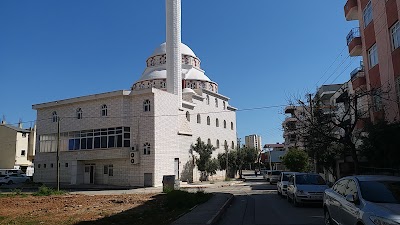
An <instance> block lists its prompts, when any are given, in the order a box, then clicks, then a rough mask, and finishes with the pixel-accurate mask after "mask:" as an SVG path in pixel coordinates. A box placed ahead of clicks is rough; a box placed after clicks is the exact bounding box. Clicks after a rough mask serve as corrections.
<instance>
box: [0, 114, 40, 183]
mask: <svg viewBox="0 0 400 225" xmlns="http://www.w3.org/2000/svg"><path fill="white" fill-rule="evenodd" d="M35 142H36V129H35V127H32V128H28V129H24V128H22V123H19V124H18V126H17V127H16V126H12V125H10V124H6V122H5V121H2V122H1V124H0V169H21V170H22V171H24V172H26V173H27V175H29V176H32V175H33V160H34V157H35Z"/></svg>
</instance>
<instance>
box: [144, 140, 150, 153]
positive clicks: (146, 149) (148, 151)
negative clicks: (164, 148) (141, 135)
mask: <svg viewBox="0 0 400 225" xmlns="http://www.w3.org/2000/svg"><path fill="white" fill-rule="evenodd" d="M143 155H150V144H149V143H147V142H146V143H145V144H144V145H143Z"/></svg>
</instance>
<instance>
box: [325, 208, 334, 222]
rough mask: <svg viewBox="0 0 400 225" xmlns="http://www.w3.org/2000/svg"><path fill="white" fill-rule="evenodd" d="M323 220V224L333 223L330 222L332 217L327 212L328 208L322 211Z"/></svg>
mask: <svg viewBox="0 0 400 225" xmlns="http://www.w3.org/2000/svg"><path fill="white" fill-rule="evenodd" d="M324 222H325V225H332V224H333V223H332V219H331V215H330V214H329V211H328V210H325V213H324Z"/></svg>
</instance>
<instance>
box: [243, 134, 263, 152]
mask: <svg viewBox="0 0 400 225" xmlns="http://www.w3.org/2000/svg"><path fill="white" fill-rule="evenodd" d="M244 141H245V145H246V146H247V147H249V148H255V149H257V150H258V151H260V152H261V149H262V144H261V136H259V135H257V134H251V135H248V136H245V137H244Z"/></svg>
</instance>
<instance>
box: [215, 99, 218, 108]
mask: <svg viewBox="0 0 400 225" xmlns="http://www.w3.org/2000/svg"><path fill="white" fill-rule="evenodd" d="M215 107H217V108H218V98H215Z"/></svg>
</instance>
